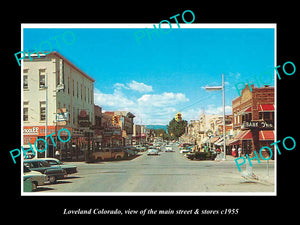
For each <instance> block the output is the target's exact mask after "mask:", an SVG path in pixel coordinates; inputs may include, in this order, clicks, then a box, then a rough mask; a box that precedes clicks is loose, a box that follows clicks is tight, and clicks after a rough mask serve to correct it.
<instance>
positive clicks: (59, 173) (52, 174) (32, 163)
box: [24, 159, 67, 184]
mask: <svg viewBox="0 0 300 225" xmlns="http://www.w3.org/2000/svg"><path fill="white" fill-rule="evenodd" d="M24 165H25V166H27V167H28V168H29V169H30V170H33V171H38V172H41V173H43V174H45V175H47V176H48V180H49V182H50V183H51V184H53V183H56V181H57V180H60V179H63V178H64V177H66V175H67V172H66V171H65V170H64V169H63V168H61V167H60V166H55V167H53V166H50V164H49V162H47V161H45V160H43V159H30V160H24Z"/></svg>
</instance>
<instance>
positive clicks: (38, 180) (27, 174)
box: [23, 165, 48, 190]
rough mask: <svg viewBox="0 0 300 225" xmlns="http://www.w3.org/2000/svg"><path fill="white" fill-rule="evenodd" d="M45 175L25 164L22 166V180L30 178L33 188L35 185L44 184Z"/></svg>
mask: <svg viewBox="0 0 300 225" xmlns="http://www.w3.org/2000/svg"><path fill="white" fill-rule="evenodd" d="M47 179H48V178H47V176H46V175H45V174H42V173H41V172H38V171H32V170H30V169H29V168H28V167H27V166H25V165H24V166H23V180H24V181H25V180H30V181H31V183H32V189H33V190H35V189H36V188H37V186H41V185H44V182H45V181H47Z"/></svg>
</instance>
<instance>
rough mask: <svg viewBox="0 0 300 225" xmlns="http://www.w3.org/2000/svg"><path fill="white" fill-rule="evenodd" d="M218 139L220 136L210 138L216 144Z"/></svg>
mask: <svg viewBox="0 0 300 225" xmlns="http://www.w3.org/2000/svg"><path fill="white" fill-rule="evenodd" d="M217 140H219V137H213V138H212V139H211V140H210V143H212V144H214V143H215V142H216V141H217Z"/></svg>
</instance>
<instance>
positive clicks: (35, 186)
mask: <svg viewBox="0 0 300 225" xmlns="http://www.w3.org/2000/svg"><path fill="white" fill-rule="evenodd" d="M36 189H37V183H36V182H32V190H33V191H35V190H36Z"/></svg>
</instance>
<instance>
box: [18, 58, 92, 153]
mask: <svg viewBox="0 0 300 225" xmlns="http://www.w3.org/2000/svg"><path fill="white" fill-rule="evenodd" d="M31 57H32V58H33V59H32V61H31V60H29V59H28V58H27V59H26V58H25V59H24V63H23V71H22V73H23V74H22V75H23V96H22V101H23V112H22V114H23V141H24V143H23V147H24V148H26V147H28V148H29V143H31V144H33V143H34V142H35V140H37V139H38V138H43V139H45V136H46V135H49V134H51V133H55V134H54V135H53V138H54V140H55V141H56V146H54V145H53V143H52V141H51V139H50V137H48V139H47V143H48V150H47V156H48V157H53V156H54V152H56V151H58V152H59V154H60V157H64V158H67V157H72V156H74V155H77V157H78V155H83V154H84V151H86V150H87V149H88V148H89V146H90V145H91V143H90V138H91V136H93V129H91V128H92V126H93V125H94V124H95V117H94V81H95V80H94V79H93V78H91V77H90V76H88V75H87V74H86V73H85V72H83V71H82V70H80V69H79V68H78V67H76V66H75V65H74V64H73V63H71V62H70V61H69V60H68V59H66V58H65V57H64V56H62V55H61V54H60V53H58V52H51V53H50V54H47V55H44V54H40V58H37V57H34V55H31ZM61 128H65V129H68V130H69V131H70V133H71V140H70V141H69V142H68V143H60V142H59V141H58V140H57V136H56V134H57V131H58V130H60V129H61ZM42 144H43V143H41V145H42ZM42 147H43V146H40V147H39V149H41V148H42ZM36 156H38V157H43V156H45V153H39V154H38V155H37V154H36Z"/></svg>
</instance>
